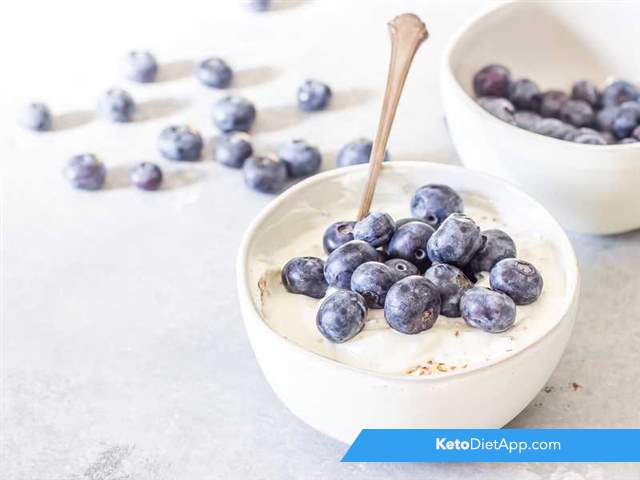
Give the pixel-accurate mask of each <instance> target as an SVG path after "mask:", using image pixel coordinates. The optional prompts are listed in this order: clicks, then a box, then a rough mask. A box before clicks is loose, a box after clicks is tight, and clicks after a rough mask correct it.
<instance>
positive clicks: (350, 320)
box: [316, 290, 367, 343]
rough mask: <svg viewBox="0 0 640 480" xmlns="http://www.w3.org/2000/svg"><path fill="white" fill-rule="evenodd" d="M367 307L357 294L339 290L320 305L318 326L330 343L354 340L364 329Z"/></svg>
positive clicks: (317, 317) (317, 318) (317, 319)
mask: <svg viewBox="0 0 640 480" xmlns="http://www.w3.org/2000/svg"><path fill="white" fill-rule="evenodd" d="M366 318H367V305H366V303H365V301H364V298H362V296H361V295H360V294H358V293H356V292H350V291H349V290H338V291H336V292H334V293H332V294H331V295H329V296H328V297H327V298H326V299H325V300H324V301H323V302H322V304H321V305H320V308H319V309H318V315H317V316H316V325H317V327H318V330H319V331H320V333H321V334H322V335H323V336H324V337H325V338H326V339H327V340H329V341H330V342H333V343H342V342H346V341H347V340H350V339H352V338H353V337H355V336H356V335H357V334H358V333H360V332H361V331H362V329H363V328H364V322H365V320H366Z"/></svg>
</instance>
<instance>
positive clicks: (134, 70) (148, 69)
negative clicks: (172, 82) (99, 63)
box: [125, 50, 158, 83]
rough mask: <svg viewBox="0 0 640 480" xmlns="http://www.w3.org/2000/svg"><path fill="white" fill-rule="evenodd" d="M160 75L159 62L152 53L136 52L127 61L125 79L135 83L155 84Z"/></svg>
mask: <svg viewBox="0 0 640 480" xmlns="http://www.w3.org/2000/svg"><path fill="white" fill-rule="evenodd" d="M157 74H158V62H156V59H155V57H154V56H153V55H151V53H150V52H147V51H145V50H134V51H132V52H129V53H128V55H127V57H126V59H125V77H126V78H127V79H129V80H132V81H134V82H141V83H148V82H153V81H154V80H155V79H156V75H157Z"/></svg>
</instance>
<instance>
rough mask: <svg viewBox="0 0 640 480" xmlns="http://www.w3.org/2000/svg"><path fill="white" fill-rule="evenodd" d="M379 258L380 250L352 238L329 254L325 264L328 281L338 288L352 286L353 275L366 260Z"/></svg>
mask: <svg viewBox="0 0 640 480" xmlns="http://www.w3.org/2000/svg"><path fill="white" fill-rule="evenodd" d="M377 260H378V252H377V251H376V249H375V248H373V247H372V246H371V245H369V244H368V243H367V242H362V241H360V240H352V241H350V242H347V243H345V244H344V245H341V246H339V247H338V248H336V249H335V250H334V251H333V252H331V253H330V254H329V257H328V258H327V261H326V263H325V265H324V277H325V278H326V280H327V283H328V284H329V285H331V286H332V287H336V288H350V287H351V276H352V275H353V272H354V271H355V269H356V268H358V267H359V266H360V265H362V264H363V263H365V262H375V261H377Z"/></svg>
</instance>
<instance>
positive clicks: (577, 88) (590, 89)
mask: <svg viewBox="0 0 640 480" xmlns="http://www.w3.org/2000/svg"><path fill="white" fill-rule="evenodd" d="M571 98H573V99H574V100H582V101H584V102H587V103H588V104H589V105H591V107H593V108H596V107H598V105H599V104H600V92H599V91H598V89H597V88H596V87H595V85H593V83H591V82H588V81H586V80H580V81H578V82H576V83H574V84H573V87H572V88H571Z"/></svg>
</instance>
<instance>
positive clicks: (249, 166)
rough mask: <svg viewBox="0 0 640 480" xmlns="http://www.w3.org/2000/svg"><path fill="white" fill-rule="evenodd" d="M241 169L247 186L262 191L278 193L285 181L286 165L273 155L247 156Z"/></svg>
mask: <svg viewBox="0 0 640 480" xmlns="http://www.w3.org/2000/svg"><path fill="white" fill-rule="evenodd" d="M243 171H244V182H245V183H246V184H247V186H249V188H252V189H253V190H257V191H258V192H262V193H278V192H280V191H281V190H282V189H283V188H284V186H285V183H286V181H287V167H286V166H285V164H284V162H283V161H282V160H280V159H279V158H277V157H275V156H260V157H258V156H254V157H249V158H248V159H247V161H246V162H245V163H244V167H243Z"/></svg>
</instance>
